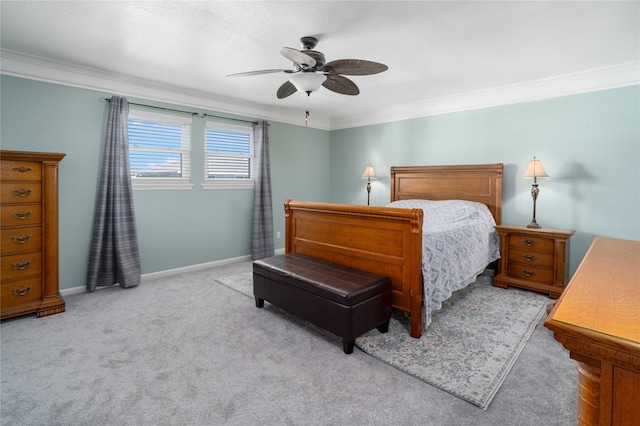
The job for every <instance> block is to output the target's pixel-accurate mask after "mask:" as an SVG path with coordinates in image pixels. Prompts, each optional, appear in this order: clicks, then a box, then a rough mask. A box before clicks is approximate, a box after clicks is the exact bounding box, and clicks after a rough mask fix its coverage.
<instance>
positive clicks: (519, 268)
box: [507, 263, 553, 284]
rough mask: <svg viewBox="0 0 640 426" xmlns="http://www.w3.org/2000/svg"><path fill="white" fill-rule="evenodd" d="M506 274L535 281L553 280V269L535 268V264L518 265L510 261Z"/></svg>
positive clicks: (548, 281)
mask: <svg viewBox="0 0 640 426" xmlns="http://www.w3.org/2000/svg"><path fill="white" fill-rule="evenodd" d="M507 275H508V276H510V277H513V278H518V279H521V280H529V281H536V282H541V283H549V284H550V283H552V282H553V269H546V268H537V267H535V266H528V265H518V264H517V263H510V264H509V267H508V269H507Z"/></svg>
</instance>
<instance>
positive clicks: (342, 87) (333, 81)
mask: <svg viewBox="0 0 640 426" xmlns="http://www.w3.org/2000/svg"><path fill="white" fill-rule="evenodd" d="M322 85H323V86H324V87H326V88H327V89H329V90H331V91H333V92H336V93H341V94H343V95H352V96H353V95H357V94H359V93H360V89H358V86H356V84H355V83H354V82H353V81H351V80H349V79H348V78H347V77H343V76H341V75H337V74H328V75H327V79H326V80H325V81H324V83H322Z"/></svg>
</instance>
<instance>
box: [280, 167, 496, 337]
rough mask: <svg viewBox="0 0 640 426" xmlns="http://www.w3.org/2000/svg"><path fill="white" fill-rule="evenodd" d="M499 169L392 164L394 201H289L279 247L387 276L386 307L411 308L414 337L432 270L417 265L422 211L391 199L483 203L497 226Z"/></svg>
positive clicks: (420, 260) (419, 328)
mask: <svg viewBox="0 0 640 426" xmlns="http://www.w3.org/2000/svg"><path fill="white" fill-rule="evenodd" d="M502 170H503V165H502V163H498V164H479V165H451V166H414V167H391V173H390V179H391V182H390V184H391V200H390V202H391V203H390V204H391V205H392V206H385V207H378V206H360V205H352V204H335V203H318V202H304V201H294V200H287V201H285V205H284V209H285V220H286V232H285V234H286V239H285V252H287V253H301V254H306V255H308V256H314V257H318V258H321V259H325V260H328V261H331V262H336V263H340V264H343V265H347V266H351V267H354V268H358V269H363V270H368V271H371V272H375V273H379V274H382V275H386V276H388V277H389V278H390V279H391V283H392V288H393V290H392V305H393V307H394V308H395V309H399V310H401V311H404V312H407V313H409V315H410V323H411V330H410V334H411V336H412V337H416V338H418V337H420V336H421V334H422V329H423V325H425V319H426V318H425V317H426V315H427V314H428V312H425V310H428V308H429V302H428V301H427V302H426V303H425V302H424V293H425V292H424V286H423V275H424V274H423V272H424V271H425V270H428V269H429V267H430V265H429V264H428V263H427V262H425V263H424V264H423V240H424V236H423V227H424V225H425V224H424V220H425V215H424V212H423V209H422V208H418V207H409V208H407V207H404V204H403V203H396V204H399V205H401V206H403V207H395V206H393V205H394V202H401V201H403V200H432V201H438V200H465V201H470V202H474V203H481V204H484V205H485V206H487V208H488V211H489V212H490V214H491V216H492V217H493V219H494V222H495V224H501V218H502ZM426 220H427V221H428V220H429V218H428V217H427V218H426ZM428 225H429V224H428V223H427V227H428ZM454 263H455V262H454ZM484 266H486V265H484ZM425 268H426V269H425ZM476 272H479V271H476ZM473 278H474V279H473V280H475V276H474V277H473ZM473 280H471V281H473ZM464 281H468V280H464ZM427 285H428V284H427ZM458 285H462V286H463V285H464V284H463V283H458ZM426 324H428V321H426Z"/></svg>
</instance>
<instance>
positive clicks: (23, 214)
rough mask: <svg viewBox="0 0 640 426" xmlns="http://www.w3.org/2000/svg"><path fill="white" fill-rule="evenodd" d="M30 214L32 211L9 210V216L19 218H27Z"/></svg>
mask: <svg viewBox="0 0 640 426" xmlns="http://www.w3.org/2000/svg"><path fill="white" fill-rule="evenodd" d="M31 214H32V212H25V211H19V212H11V216H13V217H15V218H16V219H19V220H25V219H29V218H30V217H31Z"/></svg>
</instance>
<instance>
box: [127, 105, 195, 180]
mask: <svg viewBox="0 0 640 426" xmlns="http://www.w3.org/2000/svg"><path fill="white" fill-rule="evenodd" d="M129 120H142V121H152V122H157V123H162V124H174V125H175V124H177V125H180V126H187V128H186V129H185V127H182V128H181V149H180V151H179V152H181V153H182V158H183V161H184V160H185V159H186V161H188V168H187V170H186V171H187V172H188V176H186V177H184V176H182V177H174V178H170V177H164V178H155V177H149V178H135V177H133V176H132V177H131V186H132V189H133V190H190V189H193V183H192V181H191V177H192V175H193V167H192V159H191V147H192V143H191V135H192V129H193V117H184V116H180V115H174V114H167V113H162V112H152V111H147V110H139V109H130V110H129V116H128V117H127V126H128V125H129ZM127 130H128V127H127ZM127 133H128V132H127ZM128 147H129V155H131V151H136V150H138V149H136V148H135V147H132V146H131V145H130V144H129V145H128ZM140 151H145V149H140ZM167 152H171V153H176V151H175V150H171V151H169V150H167ZM129 166H130V167H131V159H130V160H129ZM182 172H183V173H184V172H185V170H184V169H183V170H182Z"/></svg>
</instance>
